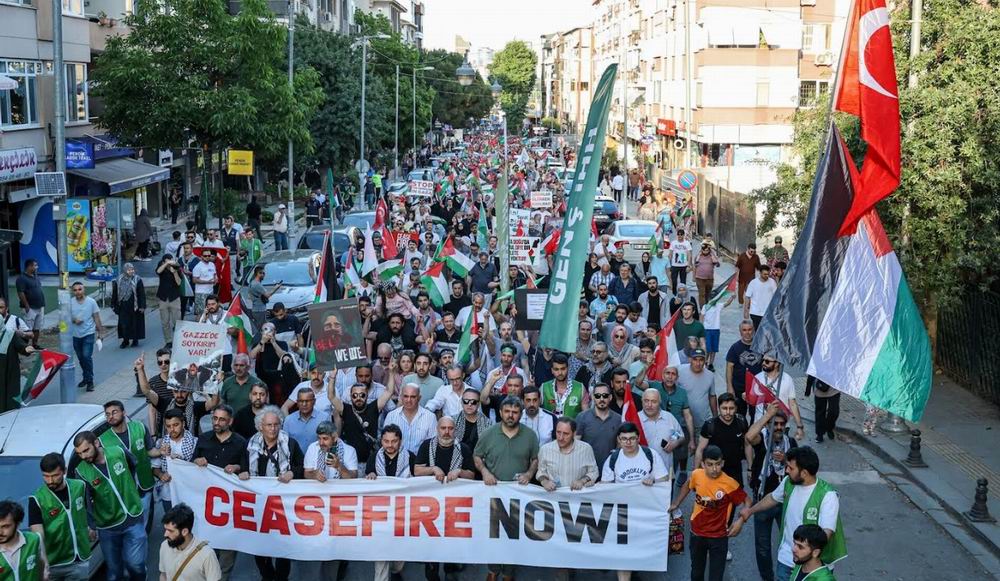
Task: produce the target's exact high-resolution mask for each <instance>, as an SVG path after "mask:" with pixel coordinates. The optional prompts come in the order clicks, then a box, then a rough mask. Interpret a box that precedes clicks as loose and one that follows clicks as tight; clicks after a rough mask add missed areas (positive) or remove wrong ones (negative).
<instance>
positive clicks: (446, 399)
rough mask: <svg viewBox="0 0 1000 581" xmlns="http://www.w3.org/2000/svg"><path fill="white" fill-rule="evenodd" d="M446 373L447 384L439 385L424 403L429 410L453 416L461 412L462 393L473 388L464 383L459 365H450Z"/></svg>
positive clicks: (463, 372) (463, 373)
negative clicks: (435, 391) (431, 396)
mask: <svg viewBox="0 0 1000 581" xmlns="http://www.w3.org/2000/svg"><path fill="white" fill-rule="evenodd" d="M446 373H447V376H448V384H447V385H442V386H441V387H439V388H438V390H437V393H435V394H434V397H433V398H431V400H430V401H429V402H427V404H426V405H427V409H429V410H430V411H432V412H440V414H439V415H445V416H454V415H456V414H460V413H462V394H463V393H465V390H466V389H473V388H472V387H471V386H470V385H469V384H467V383H465V371H463V370H462V366H461V365H452V366H451V367H449V368H448V371H447V372H446ZM476 391H479V390H478V389H477V390H476Z"/></svg>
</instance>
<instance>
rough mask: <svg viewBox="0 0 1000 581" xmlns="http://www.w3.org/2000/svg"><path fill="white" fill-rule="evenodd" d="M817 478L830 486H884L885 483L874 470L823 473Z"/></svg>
mask: <svg viewBox="0 0 1000 581" xmlns="http://www.w3.org/2000/svg"><path fill="white" fill-rule="evenodd" d="M819 477H820V478H822V479H823V480H826V481H827V482H829V483H830V484H837V485H844V484H884V483H885V481H884V480H882V477H881V476H880V475H879V473H878V472H876V471H875V470H856V471H854V472H823V471H820V473H819Z"/></svg>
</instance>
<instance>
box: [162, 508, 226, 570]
mask: <svg viewBox="0 0 1000 581" xmlns="http://www.w3.org/2000/svg"><path fill="white" fill-rule="evenodd" d="M162 522H163V543H162V544H161V545H160V575H161V576H162V577H163V578H164V579H170V580H171V581H218V580H219V579H221V578H222V571H221V569H220V568H219V561H218V559H216V558H215V553H214V552H213V551H212V550H211V549H208V548H207V546H208V541H199V540H198V539H196V538H195V537H194V534H192V533H191V530H192V529H194V511H193V510H191V507H189V506H188V505H186V504H178V505H177V506H174V507H172V508H171V509H170V510H168V511H167V512H166V514H164V515H163V521H162Z"/></svg>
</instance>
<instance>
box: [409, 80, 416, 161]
mask: <svg viewBox="0 0 1000 581" xmlns="http://www.w3.org/2000/svg"><path fill="white" fill-rule="evenodd" d="M412 86H413V149H412V150H411V152H410V154H411V155H412V156H413V169H417V68H416V67H413V85H412Z"/></svg>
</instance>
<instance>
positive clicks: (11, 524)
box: [0, 499, 47, 581]
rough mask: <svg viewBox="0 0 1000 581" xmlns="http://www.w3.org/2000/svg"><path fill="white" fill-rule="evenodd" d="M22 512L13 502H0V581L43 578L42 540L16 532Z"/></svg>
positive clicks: (22, 517) (44, 574)
mask: <svg viewBox="0 0 1000 581" xmlns="http://www.w3.org/2000/svg"><path fill="white" fill-rule="evenodd" d="M22 520H24V509H23V508H21V505H20V504H19V503H17V502H14V501H13V500H10V499H8V500H0V581H42V579H45V578H46V571H45V570H46V568H47V566H46V564H45V551H44V550H43V548H42V539H40V538H39V537H38V535H37V534H35V533H33V532H31V531H23V532H22V531H19V530H17V529H18V528H19V527H20V526H21V521H22Z"/></svg>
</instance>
